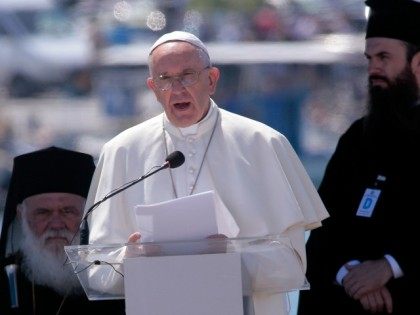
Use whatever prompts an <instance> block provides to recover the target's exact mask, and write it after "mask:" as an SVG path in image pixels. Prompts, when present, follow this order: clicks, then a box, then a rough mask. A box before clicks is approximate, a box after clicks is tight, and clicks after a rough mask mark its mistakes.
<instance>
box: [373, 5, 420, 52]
mask: <svg viewBox="0 0 420 315" xmlns="http://www.w3.org/2000/svg"><path fill="white" fill-rule="evenodd" d="M365 3H366V5H367V6H368V7H370V15H369V18H368V23H367V29H366V38H370V37H387V38H393V39H399V40H402V41H405V42H408V43H410V44H414V45H416V46H420V2H416V1H413V0H367V1H366V2H365Z"/></svg>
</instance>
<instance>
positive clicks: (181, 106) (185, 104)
mask: <svg viewBox="0 0 420 315" xmlns="http://www.w3.org/2000/svg"><path fill="white" fill-rule="evenodd" d="M189 106H190V103H189V102H182V103H175V104H174V107H175V108H176V109H178V110H185V109H187V108H188V107H189Z"/></svg>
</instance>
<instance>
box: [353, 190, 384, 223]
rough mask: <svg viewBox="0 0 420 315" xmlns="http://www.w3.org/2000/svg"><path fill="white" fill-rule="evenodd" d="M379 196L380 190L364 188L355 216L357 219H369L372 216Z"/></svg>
mask: <svg viewBox="0 0 420 315" xmlns="http://www.w3.org/2000/svg"><path fill="white" fill-rule="evenodd" d="M380 194H381V190H380V189H372V188H366V191H365V194H364V195H363V198H362V200H361V201H360V204H359V208H358V209H357V212H356V215H357V216H359V217H366V218H370V217H371V216H372V213H373V210H374V209H375V205H376V202H377V201H378V198H379V195H380Z"/></svg>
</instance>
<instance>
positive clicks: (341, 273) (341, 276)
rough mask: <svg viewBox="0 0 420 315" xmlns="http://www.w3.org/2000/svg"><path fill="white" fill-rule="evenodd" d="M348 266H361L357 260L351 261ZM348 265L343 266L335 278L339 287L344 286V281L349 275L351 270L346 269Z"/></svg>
mask: <svg viewBox="0 0 420 315" xmlns="http://www.w3.org/2000/svg"><path fill="white" fill-rule="evenodd" d="M346 264H348V265H351V266H355V265H358V264H360V261H358V260H356V259H355V260H350V261H349V262H347V263H346ZM346 264H344V265H342V266H341V268H340V269H338V272H337V275H336V276H335V280H336V281H337V283H338V284H339V285H343V279H344V277H345V276H347V274H348V273H349V270H348V269H347V268H346Z"/></svg>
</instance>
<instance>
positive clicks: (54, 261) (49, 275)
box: [21, 219, 83, 296]
mask: <svg viewBox="0 0 420 315" xmlns="http://www.w3.org/2000/svg"><path fill="white" fill-rule="evenodd" d="M22 232H23V239H22V243H21V250H22V253H23V261H22V271H23V272H24V274H25V275H26V277H28V279H30V280H31V279H33V281H34V283H35V284H38V285H44V286H47V287H50V288H51V289H53V290H54V291H56V292H57V293H59V294H60V295H62V296H64V295H66V294H82V293H83V290H82V287H81V285H80V282H79V280H78V278H77V276H76V275H75V274H74V272H73V269H72V266H71V265H70V264H66V265H63V264H64V262H65V261H66V254H65V252H64V248H62V249H59V250H58V249H57V250H55V251H51V250H49V249H47V248H46V247H45V245H44V243H45V239H46V238H47V237H48V236H49V235H56V234H57V231H52V230H49V231H47V232H45V234H44V235H42V237H40V238H37V237H36V236H35V235H34V234H33V233H32V231H31V230H30V228H29V226H28V224H27V222H26V220H25V219H23V220H22ZM59 233H60V234H61V235H62V236H65V237H67V239H68V240H69V241H70V240H71V238H72V235H71V233H70V232H69V231H67V230H61V231H59ZM75 242H76V244H78V242H79V240H78V239H75Z"/></svg>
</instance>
